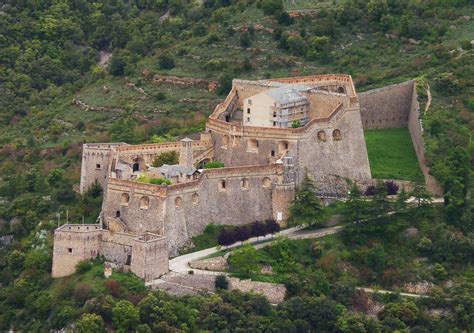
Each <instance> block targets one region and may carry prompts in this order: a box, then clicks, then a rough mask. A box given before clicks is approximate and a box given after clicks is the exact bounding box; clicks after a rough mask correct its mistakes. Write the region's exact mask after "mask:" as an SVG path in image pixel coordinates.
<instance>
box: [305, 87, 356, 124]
mask: <svg viewBox="0 0 474 333" xmlns="http://www.w3.org/2000/svg"><path fill="white" fill-rule="evenodd" d="M304 95H305V96H306V97H307V98H308V100H309V103H310V105H311V107H310V111H309V117H310V119H314V118H326V117H328V116H329V115H330V114H331V112H332V111H333V110H334V108H335V107H336V106H337V105H338V103H341V102H342V103H343V104H344V105H349V97H347V96H344V95H339V94H337V95H336V94H330V93H328V92H326V91H323V90H321V91H313V92H311V93H305V94H304Z"/></svg>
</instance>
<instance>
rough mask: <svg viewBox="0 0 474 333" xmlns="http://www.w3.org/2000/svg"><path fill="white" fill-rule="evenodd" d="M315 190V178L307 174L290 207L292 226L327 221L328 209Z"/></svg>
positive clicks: (320, 223)
mask: <svg viewBox="0 0 474 333" xmlns="http://www.w3.org/2000/svg"><path fill="white" fill-rule="evenodd" d="M315 192H316V188H315V185H314V182H313V180H312V179H311V178H310V177H309V176H308V175H307V174H305V176H304V178H303V181H302V182H301V185H300V187H299V189H298V191H297V192H296V196H295V200H294V201H293V204H292V205H291V207H290V217H289V218H288V224H289V225H290V226H297V225H309V226H312V225H322V224H323V223H324V222H325V221H326V216H327V213H326V210H325V208H324V206H323V204H322V203H321V200H320V199H319V198H318V197H317V196H316V194H315Z"/></svg>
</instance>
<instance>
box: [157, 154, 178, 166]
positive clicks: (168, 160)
mask: <svg viewBox="0 0 474 333" xmlns="http://www.w3.org/2000/svg"><path fill="white" fill-rule="evenodd" d="M178 163H179V154H178V152H177V151H175V150H172V151H165V152H163V153H161V154H160V155H158V156H156V157H155V158H154V160H153V163H152V165H153V166H154V167H155V168H159V167H160V166H162V165H163V164H168V165H174V164H178Z"/></svg>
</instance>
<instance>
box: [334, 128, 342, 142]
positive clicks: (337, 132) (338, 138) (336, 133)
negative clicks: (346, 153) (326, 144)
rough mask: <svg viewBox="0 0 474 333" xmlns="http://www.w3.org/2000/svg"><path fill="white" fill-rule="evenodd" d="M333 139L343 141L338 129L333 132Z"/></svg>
mask: <svg viewBox="0 0 474 333" xmlns="http://www.w3.org/2000/svg"><path fill="white" fill-rule="evenodd" d="M332 138H333V140H335V141H338V140H341V139H342V135H341V131H340V130H338V129H335V130H334V131H332Z"/></svg>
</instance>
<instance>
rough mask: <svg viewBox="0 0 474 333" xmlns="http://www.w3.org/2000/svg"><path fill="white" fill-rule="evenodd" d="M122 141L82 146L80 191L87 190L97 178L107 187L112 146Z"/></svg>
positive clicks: (103, 186)
mask: <svg viewBox="0 0 474 333" xmlns="http://www.w3.org/2000/svg"><path fill="white" fill-rule="evenodd" d="M118 145H122V143H104V144H84V145H83V146H82V165H81V184H80V192H81V193H84V192H86V191H87V190H88V189H89V187H90V186H91V185H92V184H93V183H94V182H95V180H97V181H98V182H99V184H100V185H101V186H102V188H103V189H105V186H106V179H107V174H108V171H109V170H108V167H109V162H110V157H111V156H112V155H111V154H112V153H111V152H112V148H113V147H116V146H118Z"/></svg>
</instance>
